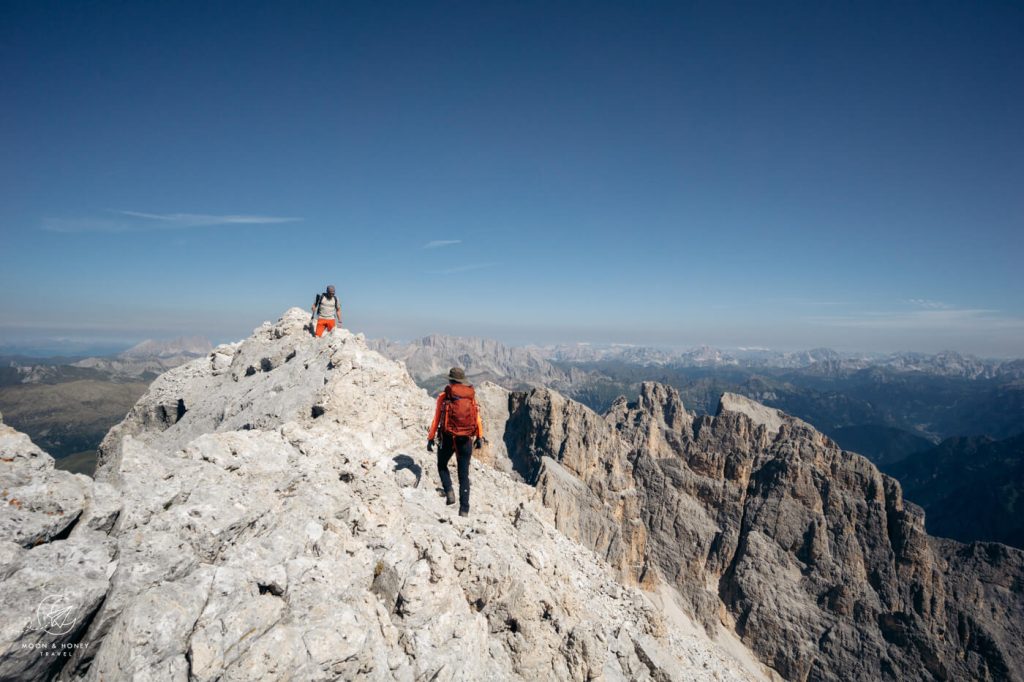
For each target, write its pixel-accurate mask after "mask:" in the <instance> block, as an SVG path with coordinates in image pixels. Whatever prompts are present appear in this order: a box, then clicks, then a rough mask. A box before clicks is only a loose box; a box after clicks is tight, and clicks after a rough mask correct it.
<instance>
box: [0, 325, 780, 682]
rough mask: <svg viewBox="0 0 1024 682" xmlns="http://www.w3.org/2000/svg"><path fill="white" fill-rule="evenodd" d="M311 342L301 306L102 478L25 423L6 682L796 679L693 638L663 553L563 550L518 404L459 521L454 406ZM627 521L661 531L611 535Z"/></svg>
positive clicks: (615, 476)
mask: <svg viewBox="0 0 1024 682" xmlns="http://www.w3.org/2000/svg"><path fill="white" fill-rule="evenodd" d="M307 319H308V313H306V312H305V311H303V310H301V309H298V308H293V309H291V310H289V311H288V312H287V313H286V314H285V315H284V316H283V317H282V318H281V319H280V320H279V321H278V322H276V323H274V324H271V323H265V324H264V325H262V326H261V327H259V328H258V329H256V330H255V332H254V333H253V335H252V336H251V337H250V338H248V339H246V340H245V341H242V342H239V343H236V344H231V345H225V346H219V347H217V348H215V349H213V350H212V352H210V353H208V354H206V355H204V356H203V357H201V358H199V359H197V360H194V361H192V362H190V363H188V364H186V365H183V366H181V367H178V368H176V369H173V370H171V371H168V372H167V373H165V374H163V375H162V376H160V377H159V378H158V379H157V380H156V381H154V382H153V384H152V386H151V387H150V389H149V391H148V392H147V393H146V394H145V395H144V396H143V398H142V399H141V400H140V401H139V402H138V403H137V404H136V405H135V406H134V407H133V408H132V410H131V412H130V413H129V414H128V416H127V417H126V418H125V419H124V421H123V422H121V423H120V424H119V425H118V426H116V427H115V428H114V429H112V430H111V432H110V433H109V434H108V435H107V437H106V439H105V440H104V441H103V444H102V446H101V448H100V458H99V466H98V469H97V472H96V477H95V480H93V479H90V478H89V477H86V476H84V475H81V474H70V473H67V472H63V471H58V470H55V469H54V468H53V460H52V459H51V458H50V457H49V456H48V455H47V454H46V453H44V452H42V451H41V450H39V448H37V447H36V446H34V445H33V444H32V443H31V441H29V439H28V438H27V437H25V436H24V435H23V434H20V433H18V432H16V431H14V430H13V429H11V428H9V427H5V426H0V583H2V589H0V609H2V613H3V615H4V618H3V619H2V621H0V679H3V680H50V679H57V680H79V679H84V680H107V681H110V680H115V681H116V680H160V681H165V680H337V679H371V680H393V679H394V680H502V679H507V680H515V679H530V680H534V679H574V680H590V679H607V680H619V679H621V680H624V679H629V680H648V679H649V680H692V679H709V680H710V679H715V680H749V679H767V678H771V677H772V676H773V675H774V673H772V672H771V671H769V670H768V669H766V668H765V667H764V666H763V665H761V664H759V663H757V662H756V661H754V659H753V658H752V657H750V656H749V652H747V651H746V650H745V649H744V648H743V647H742V645H740V644H739V642H738V641H737V640H735V638H731V637H730V633H728V632H726V631H725V630H722V631H720V632H719V633H718V634H717V637H716V638H712V637H710V636H709V635H708V634H707V632H706V631H705V629H703V628H699V627H694V626H693V624H692V621H691V619H690V618H688V617H687V615H686V614H685V613H684V611H685V610H686V609H689V606H688V604H687V603H685V602H683V601H682V600H681V599H679V598H678V594H677V593H676V592H674V591H672V590H668V589H665V587H666V586H668V585H671V584H672V583H671V582H665V583H661V584H658V585H657V586H656V588H657V589H654V590H650V591H644V590H642V589H640V588H639V587H638V586H637V585H635V584H633V582H631V581H629V580H626V581H623V576H624V575H632V574H629V573H628V572H627V571H626V570H624V567H625V564H624V563H623V561H624V559H623V557H630V556H634V555H635V556H636V557H639V558H643V557H645V554H644V552H645V551H646V549H645V547H646V545H642V546H640V545H638V546H637V547H635V548H632V549H630V548H623V549H621V551H620V550H619V549H616V551H615V552H609V551H602V552H597V553H595V551H594V548H595V547H598V546H601V545H602V543H600V542H593V541H591V540H593V538H592V537H591V536H590V535H587V533H585V532H583V531H584V530H586V529H580V530H579V531H573V532H565V531H564V530H563V527H564V526H565V523H564V521H562V520H560V519H564V518H565V513H564V512H563V511H562V510H560V509H559V508H558V506H557V505H555V504H552V500H551V499H550V497H551V496H552V495H554V494H556V493H555V492H554V491H555V488H554V487H553V486H549V487H546V488H541V487H537V486H534V485H533V483H535V482H536V481H535V480H530V481H528V482H527V481H526V479H528V478H530V479H536V475H535V474H536V473H537V471H538V470H544V471H545V472H546V473H544V474H543V475H546V476H554V475H558V474H555V473H552V472H555V471H556V467H557V466H558V465H556V464H554V461H553V460H552V463H551V465H550V467H545V466H540V467H537V466H534V464H533V463H532V462H531V461H528V460H527V459H525V457H526V455H525V454H524V453H526V452H527V450H520V449H519V445H518V444H513V445H514V447H515V448H516V449H515V450H514V451H512V452H511V454H510V450H509V445H508V444H507V443H506V439H505V438H504V437H503V435H504V432H505V429H506V426H507V425H508V424H509V419H508V414H509V413H508V409H509V405H510V404H511V403H510V399H509V397H508V394H505V393H501V392H500V389H497V388H496V387H487V388H486V390H484V391H483V395H482V396H481V402H482V403H484V409H485V412H486V414H487V416H488V423H487V425H486V428H487V429H488V430H491V431H492V433H493V435H492V440H493V441H494V442H493V444H492V446H491V447H490V448H486V449H485V450H484V451H483V452H482V453H480V454H481V456H480V457H479V458H478V459H476V460H475V461H474V463H473V470H472V477H473V478H472V480H473V493H472V511H471V514H470V516H469V517H468V518H460V517H459V516H457V515H456V514H454V513H453V509H454V508H453V507H448V506H446V505H445V503H444V499H443V498H442V497H441V496H440V495H439V492H438V491H439V484H438V479H437V474H436V467H435V466H434V464H433V456H432V455H431V454H429V453H427V452H426V450H425V442H424V435H425V429H426V426H427V425H428V423H429V420H430V417H431V410H432V406H433V400H432V399H431V398H430V396H428V395H427V394H426V392H425V391H423V390H422V389H420V388H417V386H416V385H415V384H414V383H413V381H412V379H411V378H410V377H409V375H408V374H407V372H406V371H405V369H404V368H403V367H402V366H401V365H399V364H397V363H395V362H392V361H390V360H387V359H385V358H384V357H382V356H381V355H379V354H377V353H376V352H373V351H371V350H370V349H369V348H368V347H367V345H366V343H365V341H364V339H363V338H362V337H361V336H360V335H353V334H351V333H349V332H347V331H345V330H340V331H337V332H335V333H334V334H332V335H328V336H327V337H325V338H321V339H315V338H312V337H311V336H310V335H309V333H308V332H307V331H306V329H305V324H306V321H307ZM492 419H493V421H492ZM584 421H585V422H586V424H581V425H586V426H589V425H590V424H591V422H594V423H600V424H602V425H603V423H604V422H602V420H601V418H599V417H596V416H593V415H587V416H586V417H585V420H584ZM572 426H574V425H567V427H572ZM569 430H571V429H569ZM569 430H567V431H566V433H568V432H569ZM606 431H607V430H606V429H605V430H602V431H600V432H599V433H600V434H604V433H605V432H606ZM616 437H618V436H616ZM579 438H581V439H583V442H585V440H586V439H587V438H589V436H587V435H586V434H581V435H580V436H579ZM622 442H623V443H625V441H624V440H623V441H622ZM534 454H537V453H534ZM595 454H599V455H601V456H604V455H605V454H607V453H606V451H605V450H604V449H602V450H600V451H599V452H595ZM621 454H622V455H623V457H624V459H623V460H622V463H623V465H624V466H625V465H627V464H628V457H627V455H628V452H627V451H623V452H622V453H621ZM513 460H515V461H516V462H517V464H516V466H515V467H513V466H512V461H513ZM488 463H493V466H492V465H490V464H488ZM602 466H603V465H602ZM520 471H522V472H523V473H525V474H526V476H524V475H521V474H520ZM531 472H533V473H531ZM563 473H564V472H563ZM605 473H606V474H607V475H608V477H609V480H608V481H607V482H605V483H602V482H601V481H600V476H599V472H598V471H596V470H595V471H591V472H589V475H588V476H586V477H585V478H584V477H581V478H577V479H576V485H578V486H579V487H581V488H586V489H587V490H588V491H591V492H593V494H594V495H595V498H594V499H595V500H600V501H601V503H602V504H603V499H604V498H603V497H601V496H602V495H605V494H608V495H611V494H612V490H613V488H614V487H615V486H618V485H620V484H621V485H623V486H626V484H627V483H628V482H629V481H630V480H632V479H631V475H632V474H631V470H630V471H627V470H625V469H623V470H621V471H611V470H609V471H606V472H605ZM627 474H628V475H627ZM565 485H568V483H565ZM623 492H624V494H625V492H627V491H625V488H624V489H623ZM632 494H633V496H634V497H635V498H636V499H635V500H633V501H631V506H630V507H629V509H628V513H629V514H633V513H640V514H641V517H638V518H642V512H643V509H645V504H646V502H645V500H644V498H643V496H642V495H640V494H639V493H636V492H633V493H632ZM595 504H596V502H595ZM612 511H614V510H609V509H603V508H602V509H596V508H595V509H594V510H592V512H593V513H592V514H589V515H587V516H586V518H593V519H598V518H601V519H604V516H602V514H610V512H612ZM617 522H621V524H626V523H637V524H640V525H642V521H641V520H633V521H630V520H629V519H627V517H626V516H625V515H623V516H622V517H621V518H619V519H616V518H615V517H614V515H609V516H608V520H607V521H601V523H603V524H604V525H603V526H602V527H603V528H606V529H607V531H608V532H609V533H615V532H617V529H618V528H621V525H619V526H615V525H614V524H615V523H617ZM581 540H582V541H583V542H582V543H581ZM606 544H608V545H609V546H611V545H612V544H615V543H614V542H612V541H611V539H609V542H608V543H606ZM620 545H621V543H619V544H615V547H616V548H619V547H620ZM691 554H692V552H691ZM684 560H685V559H684ZM655 570H657V569H655V568H654V567H653V566H652V568H651V570H650V571H649V572H648V573H649V574H653V571H655ZM674 578H678V580H680V581H681V580H683V578H682V576H681V575H674ZM639 582H640V583H641V584H645V585H646V584H650V585H654V582H653V581H647V582H646V583H645V582H644V581H643V580H640V581H639ZM691 610H692V609H691Z"/></svg>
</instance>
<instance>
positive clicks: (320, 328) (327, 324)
mask: <svg viewBox="0 0 1024 682" xmlns="http://www.w3.org/2000/svg"><path fill="white" fill-rule="evenodd" d="M324 329H326V330H327V331H329V332H333V331H334V320H317V321H316V335H317V336H323V335H324Z"/></svg>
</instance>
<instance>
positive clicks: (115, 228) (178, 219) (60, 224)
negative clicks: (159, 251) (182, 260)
mask: <svg viewBox="0 0 1024 682" xmlns="http://www.w3.org/2000/svg"><path fill="white" fill-rule="evenodd" d="M109 213H112V214H115V215H117V216H119V217H117V218H46V219H44V220H43V221H42V224H41V228H42V229H43V230H46V231H47V232H58V233H64V234H71V233H77V232H112V233H116V232H146V231H151V230H172V229H187V228H195V227H214V226H229V225H276V224H281V223H294V222H298V221H300V220H302V218H294V217H280V216H268V215H249V214H228V215H212V214H206V213H145V212H142V211H113V210H112V211H109Z"/></svg>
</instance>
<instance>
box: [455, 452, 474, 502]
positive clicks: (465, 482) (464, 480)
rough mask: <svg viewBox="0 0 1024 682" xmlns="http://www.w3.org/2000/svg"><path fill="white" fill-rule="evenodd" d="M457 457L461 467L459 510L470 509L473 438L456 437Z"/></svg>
mask: <svg viewBox="0 0 1024 682" xmlns="http://www.w3.org/2000/svg"><path fill="white" fill-rule="evenodd" d="M456 447H457V448H458V452H456V455H455V458H456V462H457V464H458V468H459V511H464V512H468V511H469V463H470V461H472V459H473V439H472V438H470V437H469V436H459V437H458V438H457V439H456Z"/></svg>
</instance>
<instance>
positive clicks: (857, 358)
mask: <svg viewBox="0 0 1024 682" xmlns="http://www.w3.org/2000/svg"><path fill="white" fill-rule="evenodd" d="M413 343H414V344H415V343H418V342H413ZM527 349H528V350H529V351H531V352H532V353H533V354H534V355H535V356H536V357H540V358H544V359H547V360H551V361H554V362H568V363H575V364H582V363H594V362H608V361H620V362H627V363H630V364H637V365H643V366H650V365H663V366H676V367H743V368H748V369H754V368H771V369H806V370H814V372H815V373H817V374H821V375H826V376H828V375H836V374H851V373H854V372H858V371H861V370H865V369H868V368H884V369H892V370H895V371H900V372H916V373H923V374H929V375H934V376H947V377H961V378H966V379H992V378H997V377H1002V378H1014V379H1021V378H1024V360H999V359H983V358H976V357H974V356H971V355H964V354H961V353H957V352H955V351H944V352H941V353H936V354H933V355H932V354H927V353H914V352H905V353H888V354H880V353H839V352H837V351H834V350H832V349H830V348H815V349H812V350H804V351H796V352H785V351H773V350H769V349H766V348H740V349H730V350H723V349H719V348H713V347H711V346H699V347H697V348H690V349H685V350H669V349H662V348H655V347H648V346H630V345H622V344H609V345H595V344H560V345H554V346H528V347H527Z"/></svg>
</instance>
